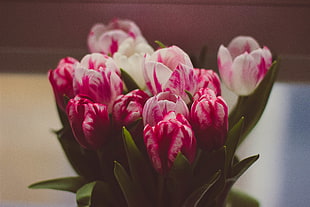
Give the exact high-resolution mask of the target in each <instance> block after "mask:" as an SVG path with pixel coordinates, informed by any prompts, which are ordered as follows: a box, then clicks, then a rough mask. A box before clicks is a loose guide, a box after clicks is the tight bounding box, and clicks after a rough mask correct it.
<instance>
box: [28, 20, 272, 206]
mask: <svg viewBox="0 0 310 207" xmlns="http://www.w3.org/2000/svg"><path fill="white" fill-rule="evenodd" d="M157 44H158V48H157V49H156V50H154V49H153V48H152V47H151V46H150V45H149V44H148V42H147V41H146V39H145V38H144V37H143V36H142V32H141V30H140V28H139V27H138V26H137V25H136V24H135V23H134V22H132V21H130V20H119V19H115V20H113V21H111V22H110V23H109V24H108V25H104V24H96V25H94V26H93V27H92V28H91V31H90V33H89V36H88V46H89V51H90V54H87V55H86V56H84V57H83V58H82V59H81V60H80V61H79V60H76V59H74V58H72V57H66V58H63V59H61V60H60V62H59V64H58V66H57V67H56V69H53V70H50V71H49V73H48V78H49V81H50V83H51V86H52V88H53V91H54V95H55V100H56V103H57V109H58V112H59V117H60V121H61V123H62V126H63V127H62V129H60V130H58V131H55V134H56V135H57V137H58V140H59V142H60V144H61V146H62V148H63V150H64V152H65V154H66V156H67V158H68V160H69V162H70V164H71V165H72V167H73V169H74V170H75V171H76V173H77V175H78V176H76V177H67V178H58V179H53V180H47V181H42V182H38V183H35V184H32V185H31V186H30V188H47V189H56V190H62V191H69V192H73V193H75V194H76V202H77V205H78V206H81V207H82V206H109V207H118V206H131V207H139V206H150V207H152V206H154V207H159V206H169V207H170V206H171V207H174V206H175V207H179V206H188V207H190V206H197V207H211V206H212V207H223V206H239V207H240V206H245V207H246V206H258V205H259V204H258V202H257V201H256V200H255V199H253V198H252V197H250V196H248V195H247V194H245V193H242V192H240V191H236V190H233V189H232V186H233V184H234V183H235V182H236V181H237V179H238V178H239V177H240V176H241V175H242V174H243V173H244V172H245V171H246V170H247V169H248V168H249V167H250V166H251V165H252V164H253V163H254V162H255V161H256V160H257V159H258V155H254V156H251V157H248V158H241V159H240V158H239V157H237V156H236V155H235V152H236V150H237V148H238V146H239V145H240V144H241V143H242V141H243V140H244V139H245V138H246V137H247V135H248V134H249V132H250V131H251V130H252V129H253V127H254V126H255V124H256V123H257V122H258V120H259V119H260V117H261V115H262V113H263V111H264V108H265V106H266V103H267V101H268V97H269V94H270V91H271V89H272V86H273V83H274V81H275V77H276V72H277V71H276V69H277V67H276V66H277V62H276V61H273V60H272V54H271V52H270V50H269V49H268V48H267V47H262V48H261V47H260V45H259V44H258V43H257V41H256V40H255V39H254V38H252V37H249V36H238V37H236V38H234V39H233V40H232V41H231V42H230V43H229V45H228V46H227V47H225V46H223V45H221V46H220V47H219V50H218V57H217V58H218V59H217V60H218V71H219V75H220V77H221V79H220V78H219V76H218V75H217V73H216V72H214V71H213V70H208V69H203V68H196V67H195V66H194V65H193V63H192V60H191V59H190V57H189V55H188V54H186V53H185V52H184V51H183V50H182V49H181V48H179V47H178V46H165V45H164V44H162V43H161V42H159V41H157ZM221 82H223V83H224V84H225V85H226V87H227V88H228V89H230V90H231V91H233V92H234V93H236V94H237V95H238V96H239V98H238V101H237V104H236V105H235V107H234V108H233V109H232V110H229V109H228V106H227V103H226V102H225V100H224V98H223V97H221Z"/></svg>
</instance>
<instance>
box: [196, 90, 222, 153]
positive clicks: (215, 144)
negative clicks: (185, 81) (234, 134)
mask: <svg viewBox="0 0 310 207" xmlns="http://www.w3.org/2000/svg"><path fill="white" fill-rule="evenodd" d="M202 90H203V92H202V91H200V92H199V93H200V94H202V95H201V96H200V97H198V99H197V98H196V97H197V94H195V96H194V100H195V101H194V102H193V104H192V108H191V112H190V116H191V124H192V127H193V129H194V132H195V136H196V138H197V140H198V145H199V146H200V147H201V148H202V149H204V150H208V151H211V150H216V149H219V148H220V147H222V146H223V145H224V143H225V141H226V137H227V130H228V106H227V104H226V103H225V101H224V100H223V99H222V98H221V97H220V96H218V97H217V96H216V95H215V93H214V91H213V90H211V89H208V88H205V89H202Z"/></svg>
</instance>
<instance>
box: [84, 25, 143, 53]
mask: <svg viewBox="0 0 310 207" xmlns="http://www.w3.org/2000/svg"><path fill="white" fill-rule="evenodd" d="M128 37H132V38H137V37H141V38H143V37H142V34H141V31H140V29H139V27H138V26H137V25H136V24H135V23H134V22H133V21H130V20H120V19H114V20H113V21H111V22H110V23H109V24H108V25H104V24H101V23H98V24H95V25H94V26H93V27H92V28H91V30H90V32H89V35H88V40H87V43H88V48H89V51H90V52H99V53H102V54H106V55H111V56H112V55H113V54H114V53H115V52H117V51H118V48H119V46H120V44H121V43H122V42H123V41H124V40H125V39H127V38H128ZM143 39H144V38H143Z"/></svg>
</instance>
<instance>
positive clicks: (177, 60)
mask: <svg viewBox="0 0 310 207" xmlns="http://www.w3.org/2000/svg"><path fill="white" fill-rule="evenodd" d="M143 70H144V79H145V81H146V85H147V87H148V89H149V90H150V91H151V93H152V94H158V93H160V92H162V91H171V92H173V93H175V94H177V95H179V96H181V97H182V98H183V99H184V100H185V101H186V102H187V103H188V102H189V99H188V97H187V94H186V91H189V92H191V93H194V92H195V90H196V79H195V75H194V69H193V65H192V63H191V60H190V58H189V56H188V55H187V54H186V53H185V52H184V51H183V50H181V49H180V48H179V47H177V46H171V47H168V48H162V49H159V50H157V51H155V52H154V53H153V54H152V55H151V56H148V55H147V56H146V58H145V61H144V68H143Z"/></svg>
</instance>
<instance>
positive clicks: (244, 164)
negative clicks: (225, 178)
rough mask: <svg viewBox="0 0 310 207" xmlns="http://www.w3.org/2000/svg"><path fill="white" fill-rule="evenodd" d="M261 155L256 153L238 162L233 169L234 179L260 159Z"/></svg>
mask: <svg viewBox="0 0 310 207" xmlns="http://www.w3.org/2000/svg"><path fill="white" fill-rule="evenodd" d="M258 158H259V155H254V156H251V157H248V158H246V159H244V160H242V161H240V162H239V163H238V164H236V165H235V166H234V167H233V169H232V177H233V179H234V180H237V179H238V178H239V177H240V176H241V175H242V174H243V173H244V172H245V171H246V170H247V169H248V168H249V167H250V166H251V165H252V164H253V163H254V162H256V160H258Z"/></svg>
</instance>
